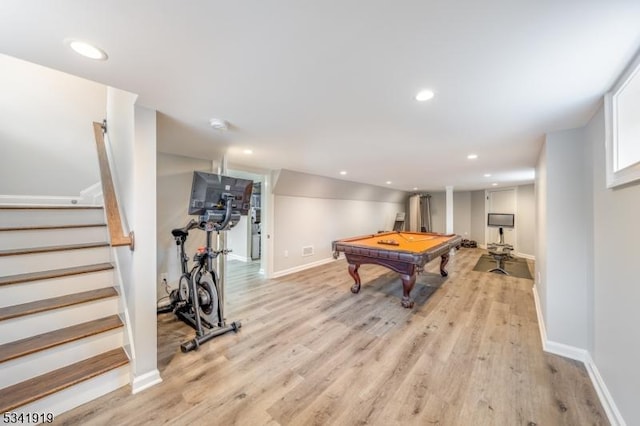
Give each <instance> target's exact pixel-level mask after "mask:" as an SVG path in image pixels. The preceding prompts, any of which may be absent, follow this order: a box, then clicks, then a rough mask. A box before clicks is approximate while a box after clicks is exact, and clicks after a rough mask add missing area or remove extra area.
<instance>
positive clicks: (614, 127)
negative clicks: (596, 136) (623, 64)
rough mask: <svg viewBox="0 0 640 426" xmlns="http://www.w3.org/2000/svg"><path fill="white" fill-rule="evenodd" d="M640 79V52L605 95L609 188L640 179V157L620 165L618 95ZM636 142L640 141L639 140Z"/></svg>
mask: <svg viewBox="0 0 640 426" xmlns="http://www.w3.org/2000/svg"><path fill="white" fill-rule="evenodd" d="M636 79H640V54H638V55H637V56H636V57H635V59H634V60H633V61H632V62H631V64H630V65H629V67H627V69H626V71H625V72H624V73H623V74H622V75H621V76H620V78H619V79H618V81H617V82H616V84H614V86H613V88H612V89H611V91H610V92H608V93H607V94H606V95H605V97H604V107H605V131H606V139H605V150H606V163H607V188H615V187H617V186H620V185H626V184H628V183H631V182H634V181H636V180H640V158H638V161H636V162H635V163H633V164H631V165H629V166H627V167H624V168H620V167H619V166H618V162H619V161H618V153H619V142H620V141H619V139H618V134H619V132H618V97H619V96H620V95H621V94H622V93H623V92H624V90H625V88H626V87H627V86H628V85H629V83H630V82H631V81H633V80H636ZM636 143H640V140H638V141H637V142H636Z"/></svg>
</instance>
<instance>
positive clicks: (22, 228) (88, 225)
mask: <svg viewBox="0 0 640 426" xmlns="http://www.w3.org/2000/svg"><path fill="white" fill-rule="evenodd" d="M106 226H107V224H106V223H78V224H72V225H34V226H13V227H6V228H0V232H3V231H5V232H6V231H48V230H52V229H76V228H98V227H106Z"/></svg>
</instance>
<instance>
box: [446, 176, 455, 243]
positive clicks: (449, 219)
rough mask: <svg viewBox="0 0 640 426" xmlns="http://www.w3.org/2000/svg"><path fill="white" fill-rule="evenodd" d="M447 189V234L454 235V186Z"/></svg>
mask: <svg viewBox="0 0 640 426" xmlns="http://www.w3.org/2000/svg"><path fill="white" fill-rule="evenodd" d="M445 189H446V191H447V192H446V222H445V228H446V233H447V234H453V186H445Z"/></svg>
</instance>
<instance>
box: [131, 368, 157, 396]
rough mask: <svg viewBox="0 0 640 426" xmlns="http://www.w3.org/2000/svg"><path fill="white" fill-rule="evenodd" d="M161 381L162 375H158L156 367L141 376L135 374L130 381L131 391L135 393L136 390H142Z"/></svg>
mask: <svg viewBox="0 0 640 426" xmlns="http://www.w3.org/2000/svg"><path fill="white" fill-rule="evenodd" d="M161 382H162V377H160V371H158V369H155V370H152V371H149V372H147V373H144V374H143V375H141V376H135V377H133V380H132V381H131V393H132V394H136V393H138V392H142V391H143V390H145V389H148V388H150V387H151V386H155V385H157V384H158V383H161Z"/></svg>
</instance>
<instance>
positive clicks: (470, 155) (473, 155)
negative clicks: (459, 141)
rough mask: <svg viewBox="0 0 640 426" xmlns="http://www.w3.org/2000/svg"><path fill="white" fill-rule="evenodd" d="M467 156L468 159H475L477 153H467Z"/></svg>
mask: <svg viewBox="0 0 640 426" xmlns="http://www.w3.org/2000/svg"><path fill="white" fill-rule="evenodd" d="M467 158H468V159H469V160H475V159H476V158H478V154H469V155H467Z"/></svg>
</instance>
